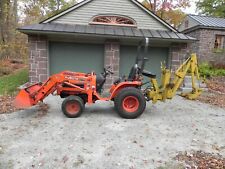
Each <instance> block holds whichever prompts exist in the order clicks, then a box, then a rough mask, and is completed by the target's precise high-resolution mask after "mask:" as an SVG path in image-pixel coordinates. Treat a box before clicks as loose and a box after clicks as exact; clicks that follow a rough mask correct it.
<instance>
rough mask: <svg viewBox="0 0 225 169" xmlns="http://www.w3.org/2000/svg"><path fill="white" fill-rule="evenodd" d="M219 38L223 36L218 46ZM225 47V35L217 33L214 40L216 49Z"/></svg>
mask: <svg viewBox="0 0 225 169" xmlns="http://www.w3.org/2000/svg"><path fill="white" fill-rule="evenodd" d="M218 38H221V44H218V47H216V40H217V39H218ZM224 47H225V35H219V34H216V35H215V40H214V49H216V50H217V49H224Z"/></svg>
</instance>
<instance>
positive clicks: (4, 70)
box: [0, 59, 27, 76]
mask: <svg viewBox="0 0 225 169" xmlns="http://www.w3.org/2000/svg"><path fill="white" fill-rule="evenodd" d="M25 67H27V65H26V64H24V63H23V61H21V60H8V59H6V60H1V61H0V76H4V75H9V74H10V73H12V72H14V71H16V70H19V69H23V68H25Z"/></svg>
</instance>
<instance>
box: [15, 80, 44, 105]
mask: <svg viewBox="0 0 225 169" xmlns="http://www.w3.org/2000/svg"><path fill="white" fill-rule="evenodd" d="M40 88H41V84H34V85H32V86H30V87H27V88H25V89H22V90H21V91H20V92H19V94H18V95H17V96H16V99H15V100H14V106H15V107H17V108H28V107H31V106H33V105H35V104H36V103H35V100H34V99H33V98H32V97H31V96H34V94H35V93H36V92H37V91H38V90H39V89H40Z"/></svg>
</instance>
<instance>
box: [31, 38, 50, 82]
mask: <svg viewBox="0 0 225 169" xmlns="http://www.w3.org/2000/svg"><path fill="white" fill-rule="evenodd" d="M28 43H29V52H30V56H29V62H30V64H29V66H30V67H29V82H30V83H36V82H43V81H45V80H47V78H48V43H47V39H46V38H45V37H40V36H28Z"/></svg>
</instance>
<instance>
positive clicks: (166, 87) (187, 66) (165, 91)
mask: <svg viewBox="0 0 225 169" xmlns="http://www.w3.org/2000/svg"><path fill="white" fill-rule="evenodd" d="M189 72H190V74H191V78H192V91H191V92H190V93H182V94H181V95H182V96H183V97H186V98H188V99H191V100H192V99H196V98H197V97H198V96H199V95H200V94H201V89H200V88H198V87H196V79H197V80H199V72H198V64H197V56H196V54H192V55H191V56H190V57H189V58H188V59H187V60H186V61H185V62H184V63H183V64H182V65H181V66H180V67H179V68H178V69H177V70H176V71H175V74H174V79H173V80H171V79H170V78H171V72H170V70H169V69H166V67H165V66H162V85H161V87H159V85H158V83H157V80H156V79H155V78H151V79H150V81H151V83H152V88H151V89H148V90H147V92H146V95H147V97H148V100H152V101H153V103H156V102H157V101H158V100H162V101H165V100H166V99H172V98H173V97H174V96H175V95H176V92H177V90H178V89H179V87H180V86H181V84H182V83H183V81H184V77H185V76H186V75H187V74H188V73H189ZM171 81H172V82H171Z"/></svg>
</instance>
